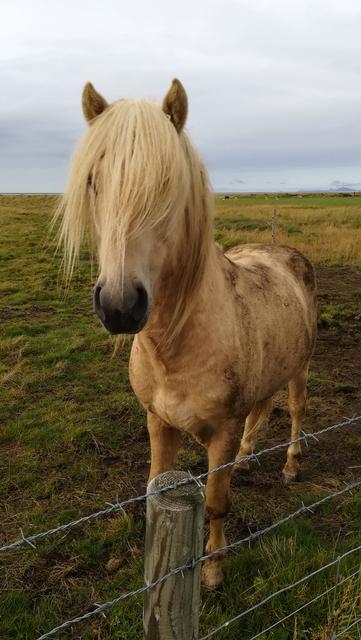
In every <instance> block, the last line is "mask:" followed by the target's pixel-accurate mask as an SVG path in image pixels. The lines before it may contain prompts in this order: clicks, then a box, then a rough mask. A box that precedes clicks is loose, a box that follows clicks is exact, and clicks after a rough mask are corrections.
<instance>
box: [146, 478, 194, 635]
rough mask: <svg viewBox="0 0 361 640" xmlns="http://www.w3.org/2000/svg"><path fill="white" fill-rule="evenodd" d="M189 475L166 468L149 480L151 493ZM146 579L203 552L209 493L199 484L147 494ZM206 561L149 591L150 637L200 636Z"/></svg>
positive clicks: (147, 624) (147, 613) (148, 632)
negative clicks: (202, 587)
mask: <svg viewBox="0 0 361 640" xmlns="http://www.w3.org/2000/svg"><path fill="white" fill-rule="evenodd" d="M184 478H189V474H187V473H185V472H184V471H167V472H166V473H162V474H161V475H159V476H157V477H156V478H154V479H153V480H152V481H151V482H150V484H149V485H148V494H150V493H151V492H153V491H157V490H159V489H161V488H162V487H165V486H168V485H172V484H173V483H174V482H177V481H179V480H183V479H184ZM146 526H147V529H146V536H145V569H144V578H145V584H146V585H147V584H150V583H151V582H155V581H156V580H157V579H158V578H160V577H161V576H163V575H165V574H166V573H168V572H169V571H171V570H172V569H175V568H176V567H179V566H182V565H185V564H188V563H189V562H192V560H193V559H194V558H199V557H200V556H201V555H202V552H203V537H204V494H203V491H202V488H201V487H200V486H198V485H197V484H196V483H191V484H185V485H181V486H180V487H177V488H175V489H170V490H169V491H165V492H164V493H160V494H158V495H148V497H147V525H146ZM200 580H201V566H200V564H198V565H196V566H195V567H194V568H193V569H188V570H186V571H184V572H183V574H182V573H178V574H176V575H174V576H171V577H169V578H167V580H165V581H164V582H162V583H161V584H160V585H158V586H156V587H153V588H152V589H150V590H149V591H146V592H145V597H144V611H143V622H144V638H145V640H196V639H197V638H198V616H199V599H200Z"/></svg>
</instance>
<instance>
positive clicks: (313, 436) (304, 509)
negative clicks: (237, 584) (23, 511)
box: [0, 416, 361, 640]
mask: <svg viewBox="0 0 361 640" xmlns="http://www.w3.org/2000/svg"><path fill="white" fill-rule="evenodd" d="M360 420H361V416H353V417H351V418H345V419H344V420H343V421H342V422H340V423H337V424H334V425H331V426H329V427H325V428H323V429H320V430H319V431H316V432H311V433H304V432H303V433H302V436H300V438H297V439H296V440H290V441H288V442H286V443H281V444H278V445H275V446H273V447H269V448H266V449H263V450H261V451H260V452H259V453H257V454H251V455H249V456H245V457H244V458H242V460H239V461H235V462H231V463H227V464H224V465H221V466H219V467H216V468H214V469H210V470H209V471H208V472H205V473H202V474H199V475H198V476H195V477H194V476H192V475H191V474H190V476H189V478H185V479H184V480H180V481H177V482H175V483H173V484H171V485H168V486H166V487H162V488H160V489H157V490H156V491H153V492H150V493H148V494H144V495H141V496H136V497H134V498H130V499H128V500H125V501H122V502H119V501H117V502H115V503H114V504H109V507H108V508H106V509H102V510H99V511H97V512H95V513H92V514H90V515H88V516H84V517H82V518H79V519H77V520H73V521H71V522H68V523H66V524H63V525H60V526H59V527H54V528H52V529H49V530H48V531H44V532H41V533H38V534H34V535H32V536H27V537H26V536H25V535H24V533H23V531H22V530H21V538H20V539H19V540H17V541H15V542H13V543H10V544H8V545H5V546H3V547H1V548H0V551H3V552H5V551H10V550H13V549H16V548H19V547H20V546H22V545H24V544H28V545H30V546H31V547H33V548H35V544H34V543H35V541H37V540H39V539H42V538H45V537H47V536H50V535H53V534H55V533H58V532H63V531H66V530H68V529H71V528H73V527H75V526H78V525H80V524H83V523H85V522H89V521H93V520H94V519H96V518H98V517H102V516H107V515H110V514H113V513H117V512H119V511H124V508H125V507H126V506H128V505H130V504H133V503H136V502H139V501H142V500H145V499H146V498H147V497H148V496H149V495H157V494H160V493H163V492H165V491H169V490H171V489H174V488H176V487H179V486H182V485H184V484H189V483H192V482H196V483H197V484H198V485H201V487H203V485H202V480H203V479H204V478H206V477H207V476H208V475H209V474H211V473H216V472H217V471H220V470H222V469H225V468H227V467H230V466H236V465H237V464H239V462H243V461H246V460H248V461H252V460H257V462H258V461H259V460H258V459H259V458H260V457H261V456H263V455H265V454H266V453H271V452H273V451H276V450H278V449H282V448H285V447H288V446H289V445H290V444H294V443H296V442H301V441H303V442H305V443H306V444H307V443H308V441H309V440H314V441H318V437H319V436H321V435H323V434H325V433H329V432H331V431H333V430H335V429H339V428H342V427H346V426H350V425H351V424H355V423H356V422H359V421H360ZM360 488H361V480H358V481H355V482H353V483H350V484H346V485H345V487H343V488H342V489H340V490H338V491H334V492H333V493H331V494H328V495H326V496H324V497H323V498H320V499H319V500H317V501H315V502H313V503H311V504H308V505H305V504H304V503H302V504H301V506H300V507H299V508H298V509H297V510H295V511H293V512H292V513H289V514H287V515H285V516H284V517H282V518H281V519H279V520H278V521H276V522H274V523H272V524H270V525H269V526H267V527H264V528H263V529H260V530H257V531H254V532H250V534H249V535H248V536H246V537H244V538H241V539H239V540H236V541H234V542H232V543H230V544H228V545H225V546H223V547H219V548H218V549H215V550H213V551H212V552H210V553H206V554H204V555H202V556H200V557H197V558H193V559H192V560H190V561H189V562H187V563H185V564H183V565H181V566H178V567H175V568H174V569H171V570H170V571H169V572H167V573H165V574H164V575H162V576H160V577H159V578H158V579H157V580H155V581H153V582H150V583H148V584H145V585H144V586H142V587H140V588H138V589H135V590H133V591H129V592H127V593H124V594H121V595H119V596H118V597H116V598H114V599H113V600H110V601H108V602H104V603H103V604H95V605H94V607H95V608H94V609H93V610H92V611H88V612H86V613H84V614H82V615H79V616H77V617H75V618H72V619H69V620H67V621H65V622H63V623H62V624H60V625H59V626H56V627H54V628H53V629H51V630H50V631H48V632H47V633H44V634H43V635H41V636H40V637H39V638H38V639H37V640H45V639H46V638H51V637H53V636H55V635H56V634H59V633H62V632H63V631H65V630H67V629H69V628H70V627H73V626H74V625H76V624H78V623H80V622H84V621H87V620H89V619H91V618H94V617H95V616H98V615H100V614H104V612H105V611H107V610H109V609H110V608H112V607H114V606H115V605H118V604H121V603H122V602H124V601H125V600H127V599H129V598H131V597H135V596H139V595H141V594H144V593H145V592H147V591H149V590H151V589H154V588H155V587H157V586H159V585H160V584H162V583H164V582H165V581H166V580H168V579H169V578H170V577H171V576H176V575H179V574H180V575H182V576H183V575H184V573H185V572H186V571H191V570H194V568H195V567H196V566H197V565H199V564H201V563H203V562H204V561H205V560H208V559H210V558H213V557H216V556H218V555H219V554H221V553H224V552H226V551H235V550H236V549H238V548H239V547H241V546H242V545H245V544H247V543H248V544H249V545H251V544H252V543H253V542H255V541H256V540H258V539H260V538H261V537H263V536H264V535H265V534H267V533H270V532H271V531H273V530H275V529H277V528H278V527H280V526H281V525H284V524H285V523H287V522H289V521H291V520H293V519H295V518H297V517H298V516H300V515H302V514H307V513H311V514H313V513H314V509H316V508H317V507H319V506H320V505H322V504H325V503H326V502H329V501H330V500H332V499H334V498H337V497H339V496H341V495H344V494H346V493H350V494H352V492H353V491H354V490H357V489H360ZM360 550H361V545H359V546H357V547H354V548H353V549H350V550H349V551H346V552H345V553H343V554H342V555H340V556H338V557H337V558H336V559H334V560H332V561H330V562H328V563H327V564H325V565H323V566H322V567H320V568H318V569H316V570H314V571H313V572H311V573H309V574H307V575H305V576H303V577H302V578H299V579H298V580H296V581H294V582H293V583H292V584H289V585H287V586H286V587H283V588H281V589H279V590H278V591H275V592H273V593H272V594H270V595H269V596H267V597H266V598H264V599H263V600H261V601H259V602H257V603H256V604H255V605H253V606H252V607H250V608H248V609H246V610H244V611H242V612H240V613H239V614H237V615H236V616H234V617H233V618H231V619H229V620H227V621H226V622H224V623H223V624H221V625H220V626H218V627H217V628H215V629H213V630H212V631H211V632H209V633H208V635H205V636H203V637H202V638H201V640H208V639H209V638H213V637H214V636H216V635H217V634H219V633H220V632H221V631H223V630H225V629H227V628H228V627H229V626H230V625H233V624H234V623H236V622H237V621H239V620H241V619H242V618H243V617H245V616H246V615H248V614H250V613H252V612H254V611H256V610H257V609H258V608H259V607H261V606H263V605H265V604H266V603H268V602H270V601H271V600H273V599H274V598H275V597H277V596H279V595H281V594H283V593H285V592H288V591H290V590H291V589H294V588H295V587H297V586H299V585H301V584H303V583H304V582H306V581H308V580H310V579H311V578H312V577H314V576H316V575H318V574H319V573H322V572H324V571H326V570H327V569H329V568H331V567H333V566H337V576H336V582H335V585H333V586H332V587H329V588H328V589H326V590H325V591H324V592H322V593H321V594H319V595H317V596H316V597H315V598H312V599H311V600H309V601H308V602H307V603H305V604H303V605H302V606H301V607H299V608H298V609H296V610H295V611H292V612H291V613H289V614H287V615H286V616H285V617H283V618H282V619H280V620H278V621H276V622H275V623H274V624H273V625H271V626H270V627H268V628H267V629H264V630H263V631H261V632H260V633H258V634H256V635H254V636H252V638H251V639H250V640H255V639H256V638H258V637H260V636H261V635H263V634H265V633H267V632H268V631H270V630H272V629H273V628H275V627H276V626H278V625H280V624H282V623H283V622H285V621H286V620H288V619H289V618H291V617H292V616H294V615H296V614H297V613H298V612H299V611H301V610H303V609H305V608H306V607H308V606H310V605H311V604H313V603H314V602H316V601H318V600H319V599H321V598H322V597H324V596H325V595H327V594H329V593H332V592H334V594H336V591H337V589H338V588H339V587H340V586H341V585H342V584H344V583H346V582H347V581H349V580H351V579H352V578H353V577H355V576H356V575H358V574H359V573H360V572H361V567H360V568H359V569H358V570H357V571H355V572H353V573H351V574H349V575H348V576H346V577H345V578H343V579H342V580H341V581H340V580H339V567H340V562H341V561H342V560H343V559H345V558H347V557H349V556H351V555H352V554H354V553H356V552H358V551H360ZM334 606H335V599H334ZM360 622H361V619H356V620H355V621H353V622H352V623H350V624H349V625H348V627H346V628H345V629H343V630H341V631H340V632H338V633H333V635H330V636H329V639H330V640H334V639H335V638H338V637H340V636H341V635H344V634H345V633H346V632H347V631H348V630H349V629H351V628H354V627H356V626H357V625H358V624H359V623H360Z"/></svg>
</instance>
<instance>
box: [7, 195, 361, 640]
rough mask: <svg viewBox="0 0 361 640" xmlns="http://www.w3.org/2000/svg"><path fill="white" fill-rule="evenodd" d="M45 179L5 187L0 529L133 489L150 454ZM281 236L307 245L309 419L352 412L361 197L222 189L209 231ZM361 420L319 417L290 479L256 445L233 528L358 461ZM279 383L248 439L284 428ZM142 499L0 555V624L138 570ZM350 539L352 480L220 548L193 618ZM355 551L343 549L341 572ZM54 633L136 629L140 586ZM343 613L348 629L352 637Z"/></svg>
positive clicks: (276, 612) (356, 500)
mask: <svg viewBox="0 0 361 640" xmlns="http://www.w3.org/2000/svg"><path fill="white" fill-rule="evenodd" d="M54 205H55V200H54V197H50V196H26V197H25V196H1V197H0V229H1V234H0V327H1V332H0V384H1V387H0V389H1V404H0V510H1V513H0V537H1V540H0V542H1V543H3V544H4V543H6V542H11V541H13V540H15V539H17V538H18V537H19V527H22V528H23V530H24V532H25V533H27V534H30V533H35V532H38V531H41V530H43V529H48V528H50V527H52V526H56V525H58V524H60V523H64V522H67V521H68V520H71V519H73V518H76V517H78V516H81V515H84V514H87V513H91V512H92V511H94V510H97V509H98V508H102V507H103V506H104V505H105V503H106V502H109V501H110V502H111V501H114V499H115V498H116V496H119V498H120V499H125V498H127V497H130V496H134V495H137V494H139V493H143V492H144V489H145V485H146V478H147V474H148V469H149V447H148V438H147V434H146V427H145V415H144V412H143V411H142V410H141V408H140V407H139V405H138V403H137V401H136V399H135V398H134V396H133V394H132V392H131V389H130V386H129V382H128V377H127V359H128V353H129V343H127V344H126V345H125V347H124V350H123V352H122V354H121V355H118V356H116V357H113V358H112V350H113V345H112V342H111V340H110V338H109V337H108V336H107V334H106V333H105V332H104V331H103V330H102V328H101V327H100V325H99V322H98V321H97V319H96V317H95V315H94V313H93V311H92V302H91V292H92V285H93V279H92V270H91V266H90V263H89V259H88V256H87V254H86V253H85V252H84V254H83V256H82V259H81V262H80V265H79V270H78V272H77V273H76V275H75V277H74V279H73V281H72V283H71V287H70V288H69V289H68V290H65V289H64V288H63V287H62V284H61V274H60V271H59V269H60V258H59V257H54V255H53V244H52V242H51V241H50V238H49V236H48V223H49V219H50V216H51V214H52V211H53V209H54ZM274 208H276V209H277V241H278V242H280V243H286V244H290V245H292V246H295V247H297V248H299V249H301V250H302V251H304V252H305V253H306V254H307V255H308V256H309V257H311V259H313V260H314V261H315V263H316V268H317V274H318V279H319V292H320V308H319V339H318V343H317V347H316V352H315V356H314V360H313V364H312V371H311V376H310V388H309V392H310V400H309V407H308V414H307V418H306V421H305V429H306V430H316V429H319V428H321V427H323V426H326V425H328V424H332V423H334V422H338V421H340V420H341V419H342V417H343V416H345V415H347V416H349V415H353V414H356V413H357V414H360V413H361V391H360V382H361V375H360V362H361V270H360V268H361V197H347V198H346V197H337V196H333V197H326V196H322V195H318V196H304V197H303V198H299V197H294V196H293V197H292V196H289V197H281V196H278V197H276V196H264V195H262V196H249V197H239V198H232V199H223V198H222V197H218V198H217V199H216V221H215V227H216V230H215V235H216V239H217V241H218V242H220V243H222V244H223V245H224V246H225V247H226V248H229V247H231V246H233V245H235V244H237V243H241V242H270V238H271V234H270V221H271V216H272V211H273V209H274ZM360 430H361V426H360V425H359V426H357V425H355V426H353V427H347V428H346V429H344V430H343V431H342V432H335V433H333V434H330V435H329V436H328V437H327V438H326V437H325V438H323V439H322V440H321V441H320V442H319V443H318V444H316V443H315V444H312V445H310V447H309V448H308V449H307V450H306V451H305V453H304V458H303V460H302V477H301V481H300V482H299V483H296V484H295V485H294V486H292V487H288V488H286V487H284V486H283V485H282V483H281V481H280V471H281V468H282V466H283V463H284V453H282V452H277V453H275V454H273V455H270V456H265V457H264V458H263V462H262V465H261V466H260V467H254V468H253V470H252V472H251V474H250V476H249V477H239V476H235V477H234V479H233V481H232V496H233V506H232V511H231V514H230V516H229V518H228V523H227V533H228V538H229V541H232V540H236V539H239V538H241V537H242V536H244V535H247V534H248V528H249V527H250V528H251V530H256V529H258V528H261V527H263V526H266V525H268V524H270V523H271V522H273V521H275V520H277V519H279V518H281V517H282V516H283V515H286V514H287V513H289V512H290V511H292V510H295V509H297V508H298V507H299V506H300V504H301V501H304V502H306V503H309V502H311V501H313V500H316V499H318V498H320V497H322V496H324V495H326V494H327V493H330V492H332V491H334V490H336V489H339V488H342V487H343V486H344V483H345V482H351V481H352V480H357V479H359V478H361V471H360V470H361V464H360V454H361V431H360ZM289 435H290V433H289V422H288V416H287V412H286V397H285V394H284V393H281V394H280V395H279V397H278V399H277V402H276V406H275V409H274V412H273V415H272V418H271V424H270V428H269V429H268V430H267V432H266V433H264V434H262V436H261V442H260V444H259V446H260V447H263V446H265V445H266V446H269V445H272V444H275V443H276V442H281V441H282V440H286V439H288V438H289ZM178 466H179V468H183V469H186V470H187V469H191V470H192V472H193V473H197V472H201V471H204V470H205V468H206V458H205V453H204V452H203V450H202V449H201V448H199V447H198V446H197V445H196V444H195V443H193V441H190V440H188V439H185V440H184V446H183V448H182V450H181V452H180V454H179V458H178ZM143 544H144V506H143V505H138V506H136V507H134V508H129V510H128V512H127V514H126V515H118V516H116V517H111V518H108V519H103V520H97V521H95V522H93V523H92V524H88V525H86V526H83V527H81V528H77V529H73V530H72V531H71V532H68V533H67V534H64V535H58V536H54V537H52V538H51V537H50V538H48V539H46V540H43V541H40V542H39V543H38V545H37V548H36V550H33V549H31V548H29V547H28V546H24V547H23V548H21V550H19V551H16V552H8V553H6V554H3V555H2V556H1V555H0V570H1V572H2V575H3V579H2V580H1V581H0V638H2V639H4V640H33V639H35V638H37V637H38V636H39V635H40V634H41V633H44V632H45V631H47V630H49V629H51V628H52V627H53V626H55V625H56V624H59V623H61V622H62V621H64V620H65V619H67V618H69V617H73V616H76V615H78V614H80V613H83V612H86V611H89V610H92V608H93V604H94V602H103V601H105V600H108V599H112V598H114V597H116V596H117V595H119V594H121V593H122V592H126V591H129V590H131V589H133V588H137V587H139V586H141V585H142V572H143ZM356 544H361V494H357V493H355V494H354V496H353V497H351V496H347V497H345V498H342V499H339V500H337V501H335V502H332V503H329V504H328V505H325V506H324V507H323V508H320V509H319V510H318V511H317V513H315V514H314V515H311V514H309V515H307V516H304V517H300V518H299V519H298V520H297V521H293V522H290V523H288V524H287V525H284V526H283V527H281V528H279V529H278V530H277V531H275V533H274V534H272V533H271V534H268V535H267V536H265V537H264V539H263V540H262V541H261V542H258V543H257V544H255V545H253V546H252V547H251V548H248V547H247V548H243V549H242V550H241V552H239V553H237V554H234V555H232V556H230V557H229V558H228V559H227V560H226V563H225V570H226V579H225V582H224V585H222V587H221V588H219V589H218V590H217V591H216V592H215V593H209V592H202V607H201V635H202V634H205V633H206V632H208V631H210V630H211V629H212V628H213V627H215V626H217V625H218V624H220V623H221V622H222V621H225V620H227V619H229V618H231V617H232V616H234V615H236V614H237V613H239V612H240V611H242V610H243V609H246V608H247V607H249V606H251V605H252V604H254V603H256V602H257V601H259V600H260V599H262V598H263V597H266V596H267V595H268V594H270V593H272V591H274V590H276V589H279V588H281V587H283V586H286V585H287V584H289V583H291V582H293V581H294V580H296V579H297V578H300V577H301V576H303V575H304V574H306V573H308V572H310V571H312V570H314V569H316V568H318V567H319V566H321V565H322V564H325V563H326V562H328V561H330V560H332V559H334V558H335V557H336V556H337V554H339V553H342V552H343V551H345V550H347V549H350V548H352V547H353V546H355V545H356ZM359 567H360V556H359V555H357V554H356V555H354V556H351V557H350V558H349V559H348V560H347V561H345V562H344V563H342V566H341V569H340V571H341V573H340V575H341V578H343V577H345V576H346V575H347V574H348V573H350V572H351V571H352V570H356V569H357V568H359ZM360 575H361V574H359V576H358V577H356V578H354V579H353V580H350V581H348V582H345V583H344V584H343V585H342V586H341V587H340V588H339V591H338V593H337V601H336V618H337V623H338V625H339V629H341V628H342V627H343V626H345V625H346V624H348V623H349V622H351V621H352V620H353V619H354V618H356V617H357V616H360V615H361V595H360V594H361V577H360ZM334 582H335V571H334V570H330V571H329V572H326V573H324V574H321V575H319V576H317V577H315V578H313V579H312V580H311V581H309V582H308V583H306V584H303V585H302V586H301V587H299V588H297V589H294V590H292V591H290V592H289V593H285V594H283V595H281V596H279V597H277V598H275V599H274V600H273V601H271V602H270V603H269V604H268V605H266V606H265V607H262V608H260V609H259V610H258V611H257V612H256V613H255V614H253V615H249V616H247V617H246V618H244V619H243V620H242V622H241V623H236V624H234V625H232V626H231V627H229V628H228V630H225V631H224V632H222V633H220V634H219V635H217V638H222V639H223V640H226V639H228V640H230V639H231V640H235V639H236V638H237V640H238V639H240V640H242V639H244V640H246V639H247V638H249V637H251V636H252V635H253V634H256V633H257V632H260V631H261V630H262V629H263V628H265V627H266V626H267V625H270V624H272V623H273V622H275V621H276V620H277V619H278V618H281V617H282V616H284V615H286V614H287V613H289V612H290V611H292V610H293V609H296V608H298V607H300V606H302V604H304V603H306V602H307V600H309V599H310V598H312V597H314V596H315V595H317V594H318V593H320V592H321V591H323V590H324V589H326V588H327V587H329V586H332V585H333V584H334ZM331 604H332V598H331V597H329V598H327V597H326V598H324V599H322V600H320V601H319V602H317V603H316V604H315V605H313V606H311V607H309V608H307V609H305V610H303V611H301V612H300V613H299V614H298V615H297V616H296V617H295V618H291V619H290V620H289V621H288V622H286V623H284V624H283V625H281V626H280V627H278V628H276V629H275V630H274V631H272V635H269V634H268V635H266V636H265V635H263V636H261V637H262V640H266V639H267V638H274V639H275V640H287V639H289V638H297V639H304V640H306V639H307V640H318V639H320V640H321V639H322V640H326V638H328V637H329V635H328V631H327V629H328V618H329V613H330V610H331ZM61 637H69V638H74V639H77V638H79V639H80V638H81V639H82V640H90V639H94V638H95V639H98V640H116V639H117V640H118V639H125V640H139V638H141V637H142V601H141V599H140V598H135V599H132V600H131V601H128V602H127V603H126V605H125V606H119V607H115V608H114V609H112V610H110V611H109V612H108V613H107V616H106V619H103V618H97V619H94V620H93V621H92V622H89V623H87V624H84V625H78V626H75V627H74V628H73V629H72V630H71V631H70V632H68V633H67V634H64V635H62V636H61ZM359 637H360V636H359V631H358V630H357V627H355V628H354V629H353V630H352V632H350V633H349V634H348V635H347V634H345V635H344V636H343V638H345V640H346V639H347V638H350V639H352V638H359Z"/></svg>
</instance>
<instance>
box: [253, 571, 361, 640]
mask: <svg viewBox="0 0 361 640" xmlns="http://www.w3.org/2000/svg"><path fill="white" fill-rule="evenodd" d="M360 573H361V567H360V569H357V571H354V572H353V573H350V574H349V575H348V576H346V577H345V578H343V579H342V580H340V582H339V583H338V584H337V585H336V584H335V585H333V587H329V588H328V589H326V590H325V591H323V592H322V593H320V594H319V595H317V596H315V597H314V598H312V600H309V601H308V602H306V603H305V604H303V605H302V606H301V607H298V609H295V610H294V611H291V613H288V614H287V615H286V616H284V617H283V618H281V620H277V622H274V623H273V624H271V625H270V626H269V627H267V628H266V629H263V630H262V631H260V632H259V633H256V635H255V636H252V637H251V638H249V640H256V638H259V637H260V636H263V634H264V633H268V631H272V629H275V627H278V626H279V625H280V624H282V623H283V622H286V620H289V618H292V616H295V615H296V614H297V613H299V612H300V611H302V610H303V609H306V608H307V607H310V606H311V604H314V603H315V602H317V601H318V600H321V598H324V596H327V594H328V593H331V592H332V591H334V592H336V589H337V588H338V587H340V586H341V585H342V584H344V583H345V582H347V581H348V580H352V578H354V577H355V576H357V575H358V574H360ZM334 638H337V636H332V640H333V639H334Z"/></svg>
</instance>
